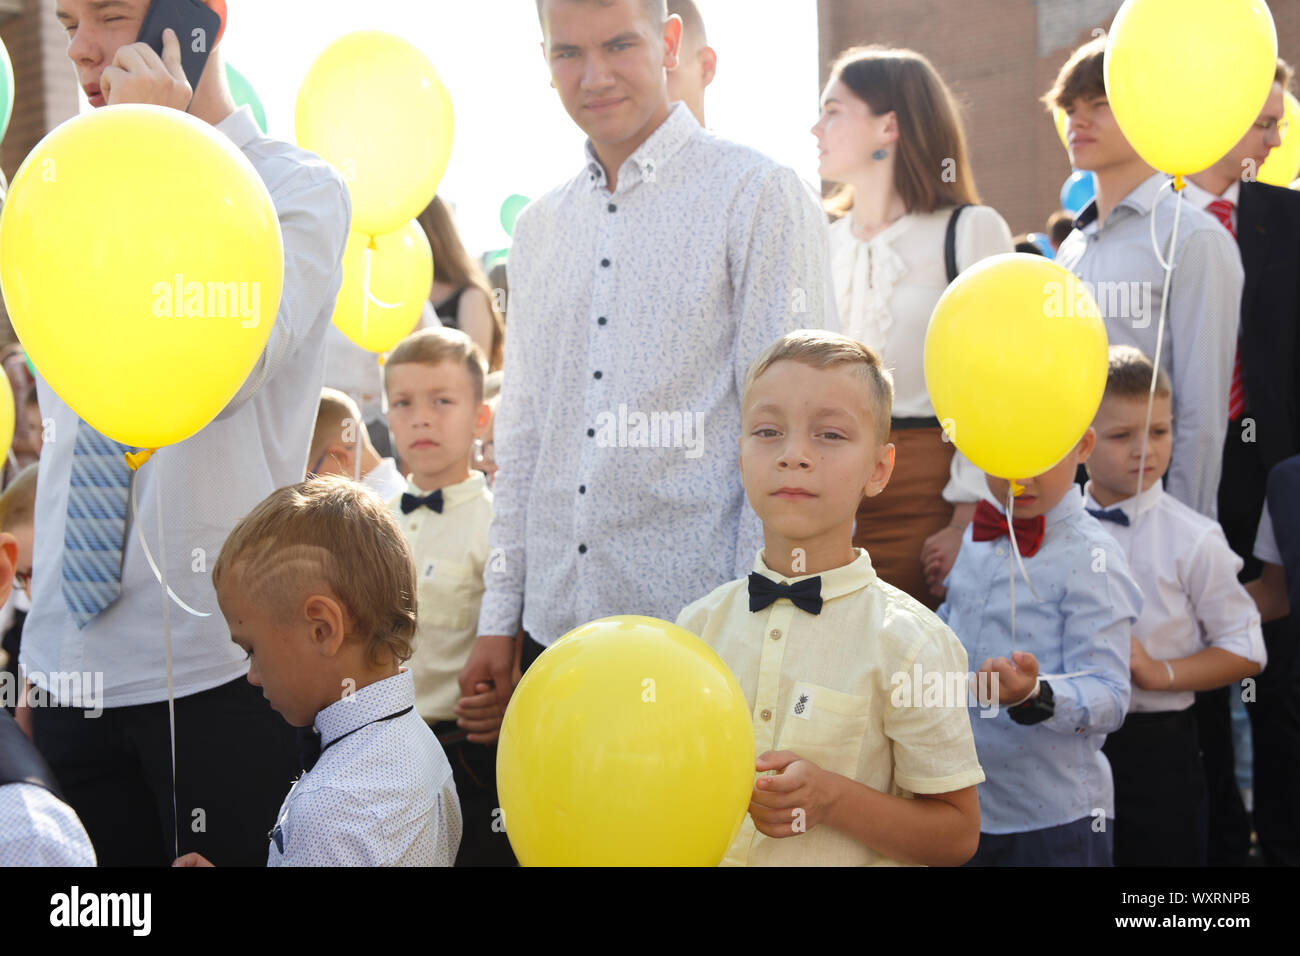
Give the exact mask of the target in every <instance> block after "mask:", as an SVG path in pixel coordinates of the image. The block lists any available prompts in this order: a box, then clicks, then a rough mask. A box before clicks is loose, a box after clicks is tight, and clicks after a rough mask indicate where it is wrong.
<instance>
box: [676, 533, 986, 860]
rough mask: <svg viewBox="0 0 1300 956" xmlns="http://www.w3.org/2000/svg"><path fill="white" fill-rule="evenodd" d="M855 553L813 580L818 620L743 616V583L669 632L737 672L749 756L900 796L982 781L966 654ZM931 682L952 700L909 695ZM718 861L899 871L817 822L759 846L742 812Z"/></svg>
mask: <svg viewBox="0 0 1300 956" xmlns="http://www.w3.org/2000/svg"><path fill="white" fill-rule="evenodd" d="M857 555H858V556H857V558H856V560H854V561H853V562H852V563H850V564H847V565H844V566H843V567H839V568H835V569H833V570H831V571H825V572H823V573H822V574H821V575H819V576H820V578H821V596H822V600H823V605H822V609H821V612H820V613H819V614H815V615H814V614H810V613H808V612H807V611H803V610H800V609H799V608H796V607H795V606H794V605H793V604H791V603H790V601H789V600H787V599H785V598H781V599H779V600H777V601H776V602H775V603H773V604H771V605H769V606H768V607H767V608H765V609H763V610H761V611H756V612H751V611H750V610H749V586H748V579H745V578H742V579H739V580H736V581H731V582H729V583H728V584H724V585H722V586H721V587H719V588H717V589H716V590H714V591H713V592H712V593H711V594H709V595H707V596H706V597H703V598H701V599H700V600H698V601H696V602H695V603H693V604H691V605H690V606H688V607H687V608H686V609H685V610H683V611H682V613H681V615H680V616H679V617H678V619H677V623H678V625H679V626H681V627H683V628H685V629H686V630H688V631H690V632H691V633H693V634H697V635H699V636H700V637H701V638H702V639H703V640H704V641H706V642H707V643H708V644H709V645H710V646H712V647H713V649H714V650H716V651H717V652H718V654H719V655H720V656H721V657H722V659H723V660H724V661H725V662H726V664H727V666H728V667H730V668H731V670H732V672H733V673H734V674H735V675H736V679H737V680H738V681H739V682H740V686H741V688H742V690H744V692H745V700H746V701H747V702H748V703H749V705H750V706H751V708H752V715H753V720H754V738H755V744H756V747H757V752H758V753H763V752H764V751H768V750H790V751H793V752H794V753H797V754H799V756H801V757H804V758H806V759H808V760H810V761H812V762H813V763H815V764H817V765H818V766H819V767H822V768H823V769H825V770H830V771H832V772H834V773H838V774H841V775H843V776H845V777H849V778H850V779H853V780H856V781H857V782H858V783H862V784H866V785H867V786H868V787H871V788H872V789H875V790H879V791H881V792H882V793H888V794H893V795H895V796H902V797H910V796H912V794H916V793H948V792H950V791H953V790H961V789H963V788H965V787H970V786H974V785H976V784H978V783H981V782H982V781H983V780H984V772H983V771H982V770H981V769H980V765H979V761H978V760H977V759H976V756H975V741H974V738H973V737H972V735H971V728H970V715H969V714H968V712H967V710H966V696H965V688H966V686H967V685H966V684H965V683H962V682H961V680H960V679H958V678H959V677H960V676H961V675H966V674H967V664H966V651H965V650H964V649H963V648H962V645H961V642H960V641H958V640H957V636H956V635H955V634H953V632H952V631H951V630H950V629H949V628H948V627H947V625H945V624H944V623H943V622H942V621H941V620H939V618H938V617H936V616H935V615H934V614H933V613H932V612H931V611H930V610H929V609H928V608H926V607H925V606H923V605H922V604H920V603H919V602H917V601H915V600H914V599H912V598H911V597H909V596H908V595H907V594H905V593H904V592H902V591H900V590H898V589H897V588H894V587H891V586H890V585H888V584H886V583H885V582H883V581H881V580H880V579H879V578H878V577H877V576H876V572H875V571H874V570H873V569H872V567H871V559H870V558H869V557H867V553H866V552H865V551H863V550H862V549H860V548H859V549H857ZM754 571H755V572H757V573H758V574H762V575H764V576H765V577H767V578H770V579H771V580H773V581H777V582H779V583H781V584H790V583H793V582H797V581H802V580H805V579H806V578H809V577H814V575H803V576H801V577H794V578H786V577H782V576H781V575H779V574H777V573H776V572H775V571H772V570H770V569H769V568H768V567H767V564H766V563H765V562H764V561H763V553H762V552H761V551H760V552H759V554H758V556H757V558H755V560H754ZM918 667H919V673H918V670H917V668H918ZM932 674H937V675H940V678H941V679H943V680H944V683H943V685H942V686H944V687H947V688H954V690H953V692H952V693H949V694H946V695H935V694H929V695H928V696H927V695H925V694H924V693H917V694H916V695H914V696H913V695H911V694H910V689H911V687H912V686H914V685H915V682H916V679H917V677H918V676H919V677H920V679H921V681H922V682H923V683H922V687H924V682H925V681H926V680H928V679H929V677H928V675H932ZM954 675H955V676H954ZM903 681H905V682H906V683H907V685H908V686H907V688H906V689H907V690H908V691H909V693H908V694H906V695H904V693H903V689H904V683H902V682H903ZM932 686H933V682H932ZM957 687H960V688H961V691H960V693H958V692H957V691H956V690H955V688H957ZM913 705H914V706H913ZM723 864H724V865H733V866H745V865H748V866H808V865H827V866H897V865H900V864H898V863H896V862H895V861H893V860H890V859H887V858H885V857H883V856H882V855H881V854H879V853H877V852H876V851H875V850H873V849H871V848H870V847H868V846H865V845H864V844H862V843H859V842H858V841H856V840H854V839H853V838H852V837H850V836H848V835H847V834H845V833H843V832H841V831H838V830H835V829H832V828H831V827H829V826H827V825H825V824H822V825H820V826H816V827H813V828H812V829H811V830H809V831H808V832H806V833H801V834H797V835H795V836H791V837H784V838H779V839H777V838H772V837H767V836H764V835H763V834H761V833H759V832H758V831H757V830H756V829H755V828H754V821H753V820H752V819H751V818H750V816H749V815H748V814H746V815H745V821H744V823H743V824H742V825H741V828H740V832H739V833H738V834H737V835H736V838H735V840H734V841H732V844H731V847H730V848H729V849H728V850H727V855H726V858H725V859H724V860H723Z"/></svg>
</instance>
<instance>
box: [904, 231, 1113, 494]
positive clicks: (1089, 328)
mask: <svg viewBox="0 0 1300 956" xmlns="http://www.w3.org/2000/svg"><path fill="white" fill-rule="evenodd" d="M1106 369H1107V353H1106V327H1105V324H1104V323H1103V322H1102V318H1101V311H1100V310H1099V309H1098V307H1097V303H1096V301H1095V300H1094V299H1093V297H1092V294H1091V293H1090V292H1089V291H1088V289H1087V287H1086V286H1084V285H1083V284H1082V283H1081V282H1080V281H1079V280H1078V279H1076V278H1075V277H1074V276H1073V275H1072V274H1071V273H1070V272H1069V270H1067V269H1065V268H1063V267H1061V266H1059V265H1057V264H1056V263H1055V262H1053V261H1051V260H1050V259H1044V258H1043V257H1042V256H1031V255H1025V254H1023V253H1008V254H1006V255H1000V256H992V257H990V258H988V259H984V260H982V261H980V262H978V263H976V264H975V265H974V266H972V267H971V268H969V269H967V270H966V271H965V272H963V273H962V274H961V275H960V276H958V277H957V279H956V281H955V282H953V283H952V285H950V286H949V287H948V289H947V291H946V292H944V294H943V295H942V296H941V297H940V299H939V302H938V304H937V305H936V306H935V307H934V314H933V315H932V316H931V317H930V327H929V329H928V331H927V332H926V336H925V383H926V387H927V388H928V389H929V392H930V401H931V402H932V403H933V404H934V410H935V415H937V416H938V418H939V420H940V421H941V422H943V423H944V427H945V429H946V430H947V432H948V435H949V437H950V438H951V439H952V441H953V442H954V443H955V444H956V445H957V447H958V448H959V449H961V451H962V453H963V454H965V455H966V457H967V458H969V459H970V460H971V461H972V462H974V463H975V465H976V467H978V468H980V469H982V470H983V471H985V472H987V473H989V474H991V475H996V476H998V477H1000V478H1011V479H1014V478H1032V477H1034V476H1035V475H1040V474H1042V473H1043V472H1045V471H1047V470H1048V469H1049V468H1051V467H1052V466H1053V465H1055V464H1056V463H1057V462H1059V461H1060V460H1061V459H1062V458H1064V457H1065V454H1066V452H1068V451H1069V450H1070V448H1071V447H1073V446H1074V444H1075V443H1076V442H1078V440H1079V439H1080V438H1081V437H1082V436H1083V433H1084V432H1085V431H1086V430H1087V428H1088V426H1089V425H1090V424H1091V423H1092V419H1093V416H1094V415H1095V414H1096V412H1097V406H1098V405H1100V404H1101V394H1102V391H1103V389H1104V388H1105V387H1106Z"/></svg>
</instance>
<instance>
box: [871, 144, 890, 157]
mask: <svg viewBox="0 0 1300 956" xmlns="http://www.w3.org/2000/svg"><path fill="white" fill-rule="evenodd" d="M888 155H889V151H888V150H886V149H885V148H884V147H881V148H880V149H878V150H876V151H875V152H874V153H872V154H871V158H872V159H876V160H880V159H884V158H885V157H886V156H888Z"/></svg>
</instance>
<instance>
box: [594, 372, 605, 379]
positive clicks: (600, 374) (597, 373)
mask: <svg viewBox="0 0 1300 956" xmlns="http://www.w3.org/2000/svg"><path fill="white" fill-rule="evenodd" d="M603 374H604V373H603V372H596V373H595V374H594V375H593V376H592V377H593V378H600V377H601V376H602V375H603Z"/></svg>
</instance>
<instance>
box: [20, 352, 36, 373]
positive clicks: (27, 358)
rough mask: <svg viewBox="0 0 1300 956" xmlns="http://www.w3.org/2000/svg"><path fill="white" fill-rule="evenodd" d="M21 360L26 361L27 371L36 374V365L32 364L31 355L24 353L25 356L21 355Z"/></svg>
mask: <svg viewBox="0 0 1300 956" xmlns="http://www.w3.org/2000/svg"><path fill="white" fill-rule="evenodd" d="M23 361H25V362H26V363H27V371H29V372H31V373H32V374H33V375H35V374H36V366H35V365H33V364H32V357H31V356H30V355H25V356H24V357H23Z"/></svg>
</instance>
